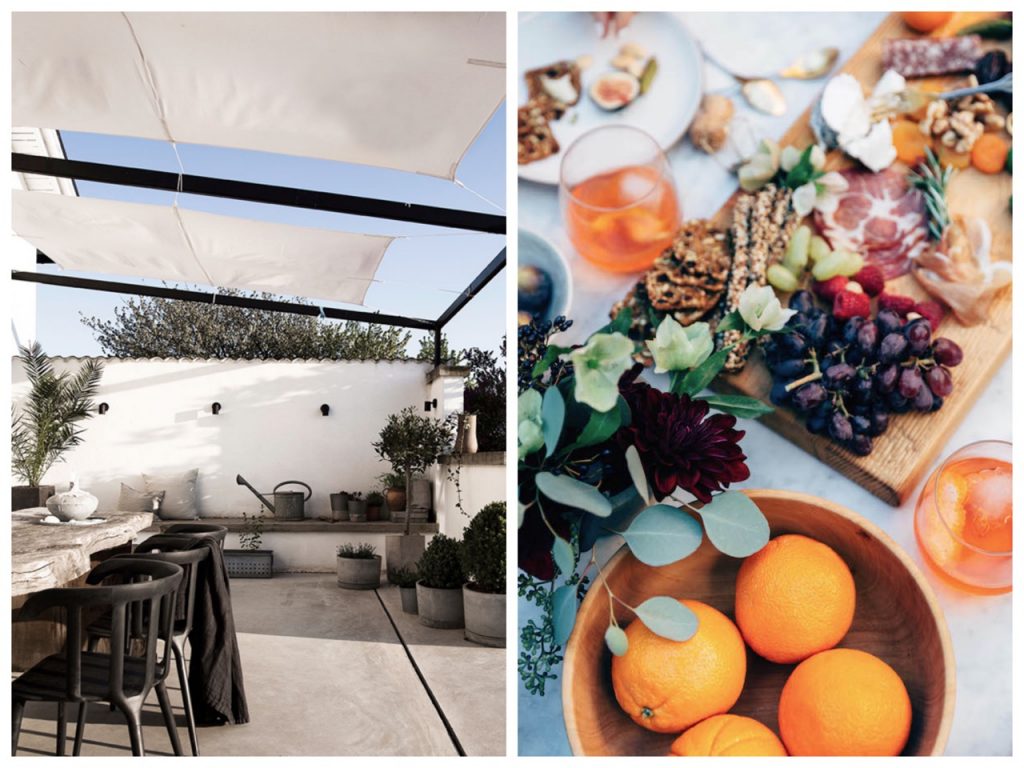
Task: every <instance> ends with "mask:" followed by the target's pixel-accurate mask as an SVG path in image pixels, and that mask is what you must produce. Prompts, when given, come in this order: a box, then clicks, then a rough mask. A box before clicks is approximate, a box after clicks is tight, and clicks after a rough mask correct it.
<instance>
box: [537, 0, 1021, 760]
mask: <svg viewBox="0 0 1024 768" xmlns="http://www.w3.org/2000/svg"><path fill="white" fill-rule="evenodd" d="M680 16H681V17H682V18H683V20H684V22H685V23H686V24H687V26H688V27H689V29H690V31H691V33H692V34H693V35H694V36H695V37H696V38H697V39H698V40H699V41H700V42H701V44H702V45H703V46H704V47H705V48H706V49H707V50H709V51H710V52H711V53H712V55H713V56H714V57H715V58H717V59H719V60H721V61H723V62H725V63H726V64H727V65H728V66H731V67H734V68H736V69H742V70H745V71H748V72H754V71H758V72H759V71H771V70H774V69H776V68H778V67H781V66H783V65H785V63H786V60H787V59H788V58H789V57H791V56H792V55H793V54H794V53H795V52H796V51H798V50H801V48H800V47H799V46H797V45H795V44H794V42H793V41H794V40H808V41H810V40H814V41H815V44H816V45H835V46H837V47H838V48H839V49H840V51H841V61H842V60H845V59H846V58H847V57H849V56H850V55H851V54H852V53H854V52H855V51H856V50H857V49H858V48H859V47H860V45H861V43H862V42H863V41H864V40H865V39H866V38H867V37H868V36H869V35H870V34H871V32H872V31H873V30H874V29H875V27H876V26H877V25H878V24H879V23H880V22H881V20H882V18H884V14H879V13H828V14H801V13H786V14H743V13H731V14H697V13H694V14H680ZM519 44H520V47H521V48H522V49H524V50H525V49H526V47H527V46H529V40H527V39H524V38H523V37H520V41H519ZM705 74H706V78H707V80H706V82H707V84H708V88H709V89H718V88H722V87H725V86H726V85H728V82H729V81H728V79H726V78H724V77H723V76H722V75H721V73H719V72H717V71H716V70H715V69H714V67H712V66H711V65H706V66H705ZM821 87H822V82H810V83H807V82H797V81H788V82H785V83H783V85H782V88H783V91H784V93H785V95H786V97H787V100H788V102H789V109H788V111H787V113H786V115H784V116H782V117H780V118H768V117H765V116H762V115H757V114H756V113H753V112H751V111H750V110H749V109H746V108H745V107H744V105H742V104H741V103H739V102H738V103H737V107H738V109H737V112H738V114H740V115H742V116H743V118H745V119H746V120H749V121H750V123H751V124H753V125H754V126H755V129H756V131H757V132H758V133H759V134H760V135H764V136H772V137H775V138H778V137H779V136H781V135H782V133H783V132H784V131H785V130H786V128H787V127H788V126H789V125H790V124H791V123H792V121H793V120H794V119H795V118H796V117H797V116H798V115H799V114H800V112H801V111H802V110H803V109H805V108H806V107H807V105H808V104H809V103H811V101H812V100H813V99H814V98H815V96H816V95H817V94H818V93H819V92H820V89H821ZM669 158H670V161H671V163H672V166H673V169H674V170H675V174H676V182H677V186H678V188H679V192H680V197H681V202H682V206H683V212H684V216H685V217H688V218H694V217H702V216H708V215H710V214H712V213H714V212H715V211H716V210H717V209H718V208H719V207H720V206H721V205H722V204H723V203H724V202H725V201H726V200H727V199H728V197H729V195H730V194H731V193H732V191H733V189H734V187H735V178H734V177H732V176H730V175H729V174H728V173H727V172H726V171H725V170H724V169H722V168H721V167H720V166H719V165H718V164H717V162H716V161H715V160H714V159H712V158H710V157H708V156H706V155H703V154H701V153H699V152H698V151H697V150H695V149H694V148H693V147H692V146H691V145H690V144H689V143H688V142H685V141H684V142H682V143H680V144H679V145H677V146H676V147H674V148H673V149H671V150H670V151H669ZM519 222H520V225H521V226H523V227H526V228H528V229H531V230H533V231H535V232H538V233H540V234H543V235H544V236H545V237H547V238H548V239H549V240H551V241H552V242H553V243H554V244H555V245H556V247H558V248H559V249H560V250H561V251H562V253H563V254H565V255H566V257H567V259H568V260H569V262H570V265H571V269H572V273H573V281H574V285H573V289H574V298H573V306H572V308H571V311H570V316H571V317H572V318H573V319H574V320H575V327H574V328H573V329H571V330H570V332H569V333H568V334H566V336H567V337H569V338H566V339H565V340H566V341H570V342H572V341H577V340H579V339H580V338H581V337H584V336H586V335H587V334H589V333H590V332H591V331H593V330H594V329H595V328H597V327H599V326H600V325H602V324H603V323H604V322H606V319H607V311H608V308H609V306H610V305H611V303H612V302H613V301H614V300H615V299H616V298H618V297H620V296H621V295H623V293H625V291H626V290H627V289H628V288H629V285H630V283H631V282H632V279H633V278H631V277H615V276H611V275H609V274H608V273H604V272H600V271H598V270H596V269H594V268H592V267H590V266H589V265H587V264H586V263H583V262H581V260H580V259H579V258H577V257H576V256H575V254H574V253H573V250H572V247H571V245H570V244H569V242H568V239H567V238H566V236H565V233H564V230H563V228H562V226H561V221H560V216H559V209H558V199H557V194H556V190H555V188H553V187H545V186H542V185H537V184H532V183H528V182H520V184H519ZM967 353H968V354H971V350H967ZM1011 383H1012V381H1011V360H1009V359H1008V360H1007V361H1006V363H1005V364H1004V365H1003V366H1002V367H1001V368H1000V370H999V372H998V373H997V375H996V376H995V377H994V378H993V380H992V382H991V383H990V384H989V386H988V388H987V389H986V390H985V391H984V392H983V394H982V395H981V397H980V398H979V400H978V402H977V403H976V404H975V406H974V407H973V409H972V410H971V411H970V412H969V413H968V415H967V417H966V418H965V419H964V421H963V422H962V423H961V425H960V427H959V428H958V429H957V430H956V431H955V432H954V433H953V435H952V437H951V438H950V440H949V443H948V446H947V448H946V450H944V451H943V452H942V455H943V457H945V456H946V455H948V454H950V453H952V452H953V451H954V450H956V449H957V448H959V447H961V446H963V445H966V444H967V443H970V442H974V441H976V440H982V439H999V440H1011V439H1012V427H1011V419H1010V418H1009V417H1010V414H1011ZM744 428H745V429H746V430H747V436H746V437H745V438H744V441H743V447H744V450H745V451H746V453H747V455H748V456H749V457H751V458H750V460H749V462H748V464H749V466H750V469H751V477H750V480H749V481H747V482H746V483H744V484H743V485H742V487H744V488H777V489H789V490H796V491H802V492H804V493H811V494H816V495H818V496H822V497H826V498H828V499H831V500H832V501H835V502H837V503H839V504H843V505H845V506H847V507H849V508H850V509H853V510H855V511H856V512H859V513H860V514H862V515H864V516H865V517H867V518H868V519H870V520H872V521H873V522H875V523H876V524H878V525H879V526H881V527H882V528H883V529H884V530H885V531H886V532H888V533H889V534H890V535H891V536H892V537H893V538H894V539H895V540H896V542H897V543H898V544H900V545H901V546H902V547H904V548H905V549H906V551H907V552H908V553H910V555H911V557H912V558H913V559H914V560H915V562H917V563H918V565H919V566H920V567H921V569H922V571H923V572H924V573H925V575H926V577H927V578H928V581H929V582H930V583H931V585H932V587H933V588H934V590H935V592H936V595H937V596H938V599H939V603H940V605H941V606H942V609H943V611H944V613H945V617H946V622H947V624H948V625H949V630H950V634H951V636H952V640H953V651H954V654H955V656H956V677H957V698H956V709H955V715H954V718H953V727H952V732H951V734H950V738H949V742H948V744H947V747H946V754H947V755H1009V754H1011V752H1012V718H1011V711H1012V675H1011V672H1012V667H1011V658H1012V654H1011V624H1012V621H1011V620H1012V614H1011V608H1012V595H1011V594H1007V595H1000V596H995V597H978V596H974V595H968V594H966V593H963V592H960V591H957V590H955V589H953V588H951V587H948V586H946V585H945V583H943V582H941V581H940V580H939V579H938V578H937V577H935V575H934V573H932V572H930V571H928V570H927V566H926V565H925V564H924V563H923V561H922V558H921V553H920V551H919V549H918V547H917V543H916V541H915V539H914V532H913V507H914V500H915V499H916V498H917V495H918V492H919V490H920V488H918V489H916V490H915V491H914V493H912V494H911V496H910V500H909V501H907V502H906V503H904V504H903V505H902V506H901V507H898V508H894V507H891V506H889V505H887V504H886V503H884V502H883V501H881V500H879V499H877V498H876V497H874V496H873V495H871V494H870V493H868V492H867V491H866V490H864V489H863V488H861V487H859V486H858V485H856V484H855V483H853V482H852V481H851V480H848V479H847V478H846V477H844V476H843V475H841V474H839V473H838V472H836V471H834V470H832V469H830V468H829V467H827V466H826V465H825V464H822V463H820V462H818V461H817V460H816V459H814V458H813V457H811V456H810V455H809V454H807V453H804V452H803V451H802V450H800V449H799V448H797V447H796V446H795V445H793V444H791V443H789V442H787V441H786V440H785V439H783V438H782V437H780V436H779V435H776V434H775V433H774V432H771V431H770V430H768V429H766V428H764V427H762V426H761V425H760V424H757V423H756V422H749V421H748V422H746V423H745V424H744ZM759 457H761V458H760V460H759ZM764 457H771V459H770V460H766V459H765V458H764ZM931 469H932V468H929V470H928V473H929V474H930V472H931ZM533 615H534V613H533V608H532V606H529V605H527V604H525V603H523V602H522V601H520V616H519V621H520V623H522V622H523V621H525V620H526V619H528V618H530V617H531V616H533ZM518 715H519V752H520V754H531V755H532V754H547V755H554V754H569V744H568V741H567V739H566V736H565V728H564V725H563V720H562V708H561V697H560V690H559V681H555V683H554V684H553V685H551V686H550V687H549V691H548V693H547V695H545V696H544V697H538V696H531V695H530V694H529V693H527V692H526V690H525V689H524V688H523V686H522V684H521V683H520V685H519V712H518Z"/></svg>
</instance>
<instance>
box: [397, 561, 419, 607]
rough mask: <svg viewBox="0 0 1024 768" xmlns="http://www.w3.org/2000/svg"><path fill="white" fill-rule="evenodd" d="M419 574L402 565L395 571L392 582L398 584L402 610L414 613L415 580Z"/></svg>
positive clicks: (417, 579)
mask: <svg viewBox="0 0 1024 768" xmlns="http://www.w3.org/2000/svg"><path fill="white" fill-rule="evenodd" d="M419 578H420V577H419V576H418V575H417V573H416V571H415V570H413V569H412V568H409V567H408V566H407V567H404V568H399V569H398V570H397V571H395V577H394V579H393V580H394V582H395V584H397V585H398V593H399V594H400V595H401V597H402V611H403V612H404V613H413V614H414V613H416V611H417V607H416V582H417V581H419Z"/></svg>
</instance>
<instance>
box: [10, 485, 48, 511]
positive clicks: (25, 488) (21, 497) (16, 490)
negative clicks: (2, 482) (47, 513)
mask: <svg viewBox="0 0 1024 768" xmlns="http://www.w3.org/2000/svg"><path fill="white" fill-rule="evenodd" d="M56 490H57V489H56V488H54V487H53V486H52V485H13V486H11V511H12V512H15V511H17V510H19V509H32V508H33V507H45V506H46V500H47V499H48V498H50V497H51V496H53V494H54V493H55V492H56Z"/></svg>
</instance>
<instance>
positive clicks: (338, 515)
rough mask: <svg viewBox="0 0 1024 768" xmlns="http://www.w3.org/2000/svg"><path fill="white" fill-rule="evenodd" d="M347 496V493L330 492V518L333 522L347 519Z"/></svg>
mask: <svg viewBox="0 0 1024 768" xmlns="http://www.w3.org/2000/svg"><path fill="white" fill-rule="evenodd" d="M348 498H349V497H348V494H347V493H332V494H331V520H333V521H335V522H340V521H342V520H348Z"/></svg>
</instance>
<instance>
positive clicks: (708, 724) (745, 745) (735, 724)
mask: <svg viewBox="0 0 1024 768" xmlns="http://www.w3.org/2000/svg"><path fill="white" fill-rule="evenodd" d="M672 754H673V755H678V756H679V757H785V756H786V748H785V747H784V746H782V742H781V741H779V737H778V736H776V735H775V734H774V733H772V730H771V729H770V728H769V727H768V726H766V725H764V724H763V723H759V722H758V721H757V720H754V719H753V718H750V717H743V716H742V715H715V716H714V717H709V718H708V719H707V720H702V721H701V722H699V723H697V724H696V725H695V726H693V727H692V728H690V729H689V730H688V731H686V732H685V733H684V734H683V735H682V736H680V737H679V738H678V739H676V740H675V741H674V742H672Z"/></svg>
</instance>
